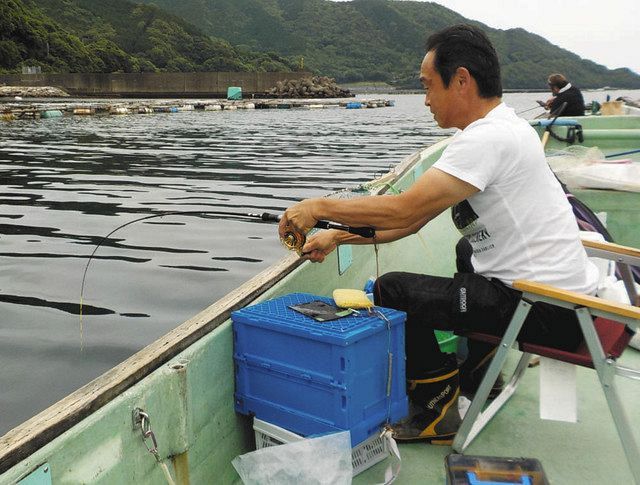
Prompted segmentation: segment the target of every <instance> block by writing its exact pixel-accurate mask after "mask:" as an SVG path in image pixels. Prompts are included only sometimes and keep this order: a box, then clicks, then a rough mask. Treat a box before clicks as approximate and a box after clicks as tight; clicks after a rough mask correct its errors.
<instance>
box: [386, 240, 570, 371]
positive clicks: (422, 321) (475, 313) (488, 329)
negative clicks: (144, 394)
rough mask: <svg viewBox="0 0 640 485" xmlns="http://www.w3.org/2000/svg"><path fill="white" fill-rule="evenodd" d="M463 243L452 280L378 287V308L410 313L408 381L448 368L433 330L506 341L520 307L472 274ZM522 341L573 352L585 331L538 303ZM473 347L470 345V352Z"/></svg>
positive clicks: (405, 280) (500, 286)
mask: <svg viewBox="0 0 640 485" xmlns="http://www.w3.org/2000/svg"><path fill="white" fill-rule="evenodd" d="M462 241H463V242H461V243H459V244H458V247H457V248H456V249H457V251H456V252H457V266H458V272H457V273H456V274H455V275H454V276H453V278H444V277H440V276H429V275H423V274H414V273H404V272H393V273H387V274H385V275H383V276H381V277H380V278H378V280H377V281H376V288H375V291H374V295H375V300H376V305H380V306H385V307H390V308H395V309H397V310H402V311H404V312H406V313H407V322H406V326H405V341H406V343H405V346H406V356H407V378H409V379H419V378H421V377H422V376H423V375H424V374H426V373H428V372H430V371H434V370H437V369H439V368H441V367H442V366H443V365H444V363H445V357H446V356H445V354H443V353H442V352H441V351H440V347H439V346H438V341H437V339H436V337H435V334H434V332H433V330H434V329H437V330H472V331H480V332H484V333H490V334H493V335H498V336H502V335H504V332H505V331H506V329H507V326H508V324H509V322H510V320H511V317H512V316H513V313H514V312H515V309H516V307H517V305H518V302H519V301H520V298H521V295H522V294H521V292H519V291H517V290H514V289H513V288H511V287H508V286H507V285H505V284H504V283H502V282H501V281H499V280H496V279H489V278H485V277H484V276H481V275H479V274H476V273H473V272H472V271H473V268H472V266H471V261H470V246H468V242H467V241H466V240H464V239H463V240H462ZM465 243H466V244H465ZM469 270H471V271H469ZM518 339H519V340H523V341H526V342H530V343H536V344H543V345H548V346H553V347H556V348H559V349H563V350H574V349H575V348H576V347H577V346H578V345H579V344H580V342H581V341H582V331H581V330H580V326H579V323H578V320H577V317H576V315H575V314H574V313H573V311H571V310H567V309H565V308H560V307H556V306H553V305H549V304H547V303H542V302H536V303H535V304H534V305H533V307H532V309H531V311H530V312H529V315H528V316H527V319H526V320H525V322H524V325H523V327H522V330H521V331H520V334H519V336H518ZM474 344H476V343H475V342H471V341H470V351H471V346H473V345H474ZM481 345H484V346H485V347H486V344H481Z"/></svg>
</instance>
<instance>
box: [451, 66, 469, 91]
mask: <svg viewBox="0 0 640 485" xmlns="http://www.w3.org/2000/svg"><path fill="white" fill-rule="evenodd" d="M454 81H455V83H456V85H457V86H459V87H461V88H468V87H469V86H470V84H471V73H470V72H469V70H468V69H467V68H466V67H462V66H461V67H458V68H457V69H456V75H455V79H454Z"/></svg>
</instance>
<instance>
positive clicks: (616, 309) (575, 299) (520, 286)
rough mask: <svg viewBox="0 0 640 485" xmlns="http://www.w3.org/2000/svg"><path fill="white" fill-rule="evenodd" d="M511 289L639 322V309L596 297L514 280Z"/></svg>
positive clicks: (532, 282)
mask: <svg viewBox="0 0 640 485" xmlns="http://www.w3.org/2000/svg"><path fill="white" fill-rule="evenodd" d="M513 287H514V288H515V289H516V290H520V291H526V292H528V293H533V294H536V295H542V296H548V297H550V298H556V299H558V300H561V301H565V302H567V303H573V304H575V305H579V306H585V307H589V308H595V309H597V310H602V311H605V312H610V313H613V314H615V315H620V316H623V317H628V318H635V319H638V320H640V308H638V307H633V306H631V305H626V304H624V303H617V302H614V301H611V300H604V299H602V298H598V297H596V296H589V295H583V294H581V293H576V292H575V291H568V290H561V289H560V288H556V287H555V286H551V285H546V284H544V283H536V282H534V281H527V280H516V281H514V282H513Z"/></svg>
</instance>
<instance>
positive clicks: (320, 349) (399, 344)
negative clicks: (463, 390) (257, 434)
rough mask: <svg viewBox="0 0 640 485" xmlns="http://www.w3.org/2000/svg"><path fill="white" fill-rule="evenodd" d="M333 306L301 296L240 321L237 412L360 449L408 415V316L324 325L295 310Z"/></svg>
mask: <svg viewBox="0 0 640 485" xmlns="http://www.w3.org/2000/svg"><path fill="white" fill-rule="evenodd" d="M314 300H320V301H324V302H326V303H329V304H332V305H333V304H334V302H333V300H332V299H331V298H325V297H319V296H315V295H311V294H307V293H293V294H290V295H286V296H282V297H280V298H276V299H273V300H268V301H264V302H262V303H258V304H256V305H253V306H250V307H247V308H243V309H241V310H238V311H235V312H233V313H232V316H231V319H232V321H233V336H234V345H235V348H234V361H235V370H236V393H235V408H236V411H238V412H239V413H241V414H246V415H253V416H256V417H257V418H258V419H261V420H263V421H267V422H269V423H273V424H275V425H277V426H280V427H282V428H285V429H288V430H290V431H293V432H294V433H297V434H300V435H302V436H310V435H319V434H325V433H331V432H338V431H346V430H348V431H350V432H351V443H352V446H356V445H357V444H359V443H361V442H362V441H364V440H365V439H367V438H368V437H370V436H371V435H373V434H375V433H378V432H380V430H381V427H382V425H383V424H384V423H385V422H387V420H388V421H390V422H394V421H398V420H400V419H402V418H404V417H405V416H406V415H407V414H408V399H407V395H406V384H405V352H404V321H405V318H406V314H405V313H404V312H400V311H397V310H392V309H388V308H381V307H376V310H377V311H379V312H381V313H382V314H383V315H384V316H385V318H386V320H385V319H383V318H381V317H380V316H376V315H370V314H368V313H367V311H366V310H361V311H360V313H359V314H357V315H351V316H347V317H342V318H339V319H337V320H332V321H327V322H318V321H316V320H314V319H313V318H311V317H308V316H305V315H302V314H301V313H298V312H296V311H294V310H292V309H291V308H289V306H290V305H297V304H301V303H308V302H311V301H314Z"/></svg>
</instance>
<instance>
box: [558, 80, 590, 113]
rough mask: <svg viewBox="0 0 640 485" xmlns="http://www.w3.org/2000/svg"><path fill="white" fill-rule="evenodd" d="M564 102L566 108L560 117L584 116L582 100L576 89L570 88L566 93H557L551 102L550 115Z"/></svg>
mask: <svg viewBox="0 0 640 485" xmlns="http://www.w3.org/2000/svg"><path fill="white" fill-rule="evenodd" d="M565 102H566V103H567V107H566V108H565V109H564V111H563V112H562V114H561V115H560V116H584V99H583V98H582V93H581V92H580V90H579V89H578V88H576V87H575V86H571V87H570V88H569V89H567V90H566V91H564V92H562V93H558V94H557V95H556V97H555V98H554V100H553V101H552V102H551V105H550V110H551V113H554V112H555V111H556V110H557V109H558V108H560V106H562V103H565Z"/></svg>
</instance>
